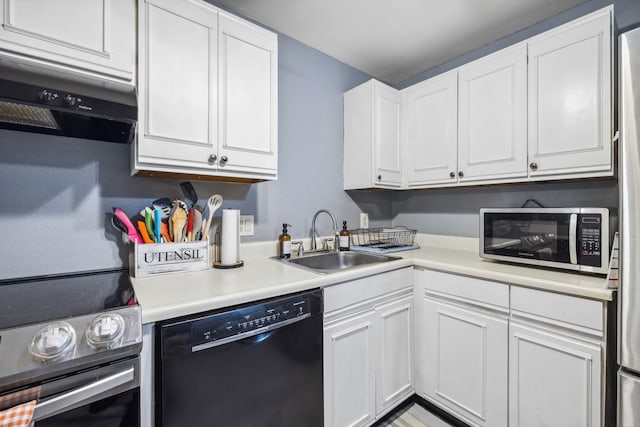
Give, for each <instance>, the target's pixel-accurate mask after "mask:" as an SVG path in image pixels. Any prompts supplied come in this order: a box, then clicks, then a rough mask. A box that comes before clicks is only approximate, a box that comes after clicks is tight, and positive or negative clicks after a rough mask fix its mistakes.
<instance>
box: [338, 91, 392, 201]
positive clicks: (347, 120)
mask: <svg viewBox="0 0 640 427" xmlns="http://www.w3.org/2000/svg"><path fill="white" fill-rule="evenodd" d="M401 112H402V97H401V95H400V92H399V91H397V90H396V89H394V88H392V87H390V86H387V85H385V84H383V83H380V82H379V81H376V80H369V81H368V82H366V83H363V84H362V85H360V86H358V87H356V88H354V89H351V90H350V91H348V92H346V93H345V94H344V189H345V190H351V189H358V188H373V187H379V188H399V187H400V186H401V184H402V155H401V125H402V121H401Z"/></svg>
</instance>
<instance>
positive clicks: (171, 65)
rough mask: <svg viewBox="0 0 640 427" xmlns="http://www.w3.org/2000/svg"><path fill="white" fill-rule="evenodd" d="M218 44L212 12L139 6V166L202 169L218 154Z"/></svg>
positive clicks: (176, 4) (168, 3)
mask: <svg viewBox="0 0 640 427" xmlns="http://www.w3.org/2000/svg"><path fill="white" fill-rule="evenodd" d="M217 40H218V13H217V11H216V10H214V9H211V8H209V7H206V6H204V5H201V4H199V3H197V2H189V1H175V0H147V1H144V2H143V1H141V2H140V44H141V46H140V64H139V71H140V83H139V85H138V86H139V87H138V95H139V101H140V102H139V104H140V105H139V110H138V115H139V124H138V138H137V148H138V161H141V162H144V163H153V164H157V165H160V166H162V165H165V164H171V165H175V166H177V167H185V168H189V167H192V168H201V167H207V166H209V158H210V157H211V156H215V155H216V154H217V141H218V132H217V123H218V122H217V108H218V104H217V102H218V96H217V89H218V87H217V81H218V79H217V69H218V67H217V65H218V55H217V50H218V43H217ZM187 46H188V48H187ZM212 163H213V162H212Z"/></svg>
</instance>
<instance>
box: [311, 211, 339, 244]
mask: <svg viewBox="0 0 640 427" xmlns="http://www.w3.org/2000/svg"><path fill="white" fill-rule="evenodd" d="M322 212H324V213H326V214H327V215H329V216H330V217H331V221H333V249H334V250H335V249H336V248H337V247H338V246H337V245H336V236H337V235H338V223H337V222H336V217H335V216H333V214H332V213H331V212H329V211H328V210H326V209H320V210H319V211H318V212H316V213H315V215H313V219H312V220H311V250H312V251H315V250H316V249H317V244H316V218H318V215H319V214H321V213H322ZM323 249H328V247H327V241H326V240H325V241H324V246H323Z"/></svg>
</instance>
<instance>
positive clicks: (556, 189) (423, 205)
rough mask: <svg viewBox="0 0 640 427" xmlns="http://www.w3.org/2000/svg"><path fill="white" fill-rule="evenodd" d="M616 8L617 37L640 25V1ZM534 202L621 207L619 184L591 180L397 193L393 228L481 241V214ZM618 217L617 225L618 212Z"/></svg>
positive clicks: (567, 15)
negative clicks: (498, 208) (408, 228)
mask: <svg viewBox="0 0 640 427" xmlns="http://www.w3.org/2000/svg"><path fill="white" fill-rule="evenodd" d="M611 3H612V2H611V1H604V0H592V1H587V2H585V3H583V4H581V5H579V6H576V7H575V8H572V9H570V10H568V11H566V12H563V13H561V14H559V15H557V16H554V17H552V18H550V19H548V20H545V21H543V22H540V23H538V24H536V25H533V26H531V27H529V28H526V29H524V30H522V31H519V32H517V33H514V34H512V35H510V36H508V37H505V38H503V39H500V40H497V41H496V42H494V43H491V44H489V45H486V46H483V47H482V48H480V49H477V50H475V51H473V52H470V53H468V54H465V55H462V56H460V57H458V58H456V59H454V60H452V61H450V62H447V63H445V64H442V65H440V66H438V67H435V68H432V69H430V70H427V71H425V72H423V73H420V74H419V75H417V76H415V77H412V78H410V79H408V80H406V81H404V82H402V83H400V84H399V85H398V87H399V88H405V87H407V86H410V85H412V84H414V83H417V82H420V81H422V80H425V79H427V78H429V77H433V76H435V75H438V74H440V73H442V72H445V71H448V70H451V69H453V68H456V67H459V66H461V65H463V64H466V63H468V62H470V61H473V60H475V59H477V58H480V57H482V56H485V55H487V54H489V53H492V52H495V51H497V50H499V49H502V48H504V47H507V46H510V45H512V44H514V43H518V42H520V41H523V40H526V39H527V38H529V37H531V36H534V35H536V34H539V33H542V32H544V31H546V30H548V29H551V28H553V27H556V26H558V25H561V24H563V23H565V22H568V21H570V20H572V19H575V18H577V17H579V16H582V15H585V14H587V13H589V12H592V11H595V10H597V9H600V8H602V7H604V6H607V5H609V4H611ZM613 3H614V13H615V22H616V26H617V29H618V31H620V32H622V31H625V30H627V29H629V28H632V27H635V26H637V25H638V23H640V1H638V0H616V1H614V2H613ZM529 198H533V199H536V200H538V201H539V202H540V203H542V204H543V205H545V206H548V207H562V206H565V207H567V206H579V207H583V206H594V207H606V208H610V209H613V210H615V209H617V206H618V186H617V181H615V180H591V181H589V180H587V181H578V182H572V183H562V182H548V183H540V184H518V185H501V186H487V187H474V188H456V189H438V190H422V191H408V192H397V193H394V195H393V200H392V205H393V208H392V209H393V225H406V226H409V227H411V228H417V229H418V230H420V231H422V232H425V233H432V234H444V235H458V236H470V237H477V236H478V221H479V217H478V210H479V209H480V208H482V207H519V206H521V205H522V203H524V202H525V201H526V200H527V199H529ZM613 216H614V220H615V217H616V213H615V212H613Z"/></svg>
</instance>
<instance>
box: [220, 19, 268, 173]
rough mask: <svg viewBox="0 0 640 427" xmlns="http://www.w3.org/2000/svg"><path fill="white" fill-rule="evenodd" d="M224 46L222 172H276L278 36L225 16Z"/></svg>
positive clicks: (221, 34) (221, 93) (223, 29)
mask: <svg viewBox="0 0 640 427" xmlns="http://www.w3.org/2000/svg"><path fill="white" fill-rule="evenodd" d="M219 43H220V48H219V51H220V82H219V85H220V90H219V94H220V108H219V112H220V142H221V143H220V148H219V152H218V156H219V158H220V159H221V158H222V157H223V156H226V158H227V159H228V160H227V161H226V162H224V161H223V162H219V167H220V169H221V170H225V169H229V170H248V171H253V172H256V171H258V170H259V169H267V170H269V171H275V170H276V169H277V167H278V158H277V147H278V144H277V142H278V141H277V139H278V135H277V122H278V120H277V106H278V102H277V96H278V95H277V90H276V89H277V67H278V57H277V46H278V40H277V37H276V36H275V35H274V34H271V33H268V34H267V33H265V32H264V31H262V30H257V29H255V28H253V27H249V26H248V25H246V24H245V23H243V22H241V21H239V20H237V19H235V18H233V17H231V16H228V15H225V14H223V13H221V14H220V37H219Z"/></svg>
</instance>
